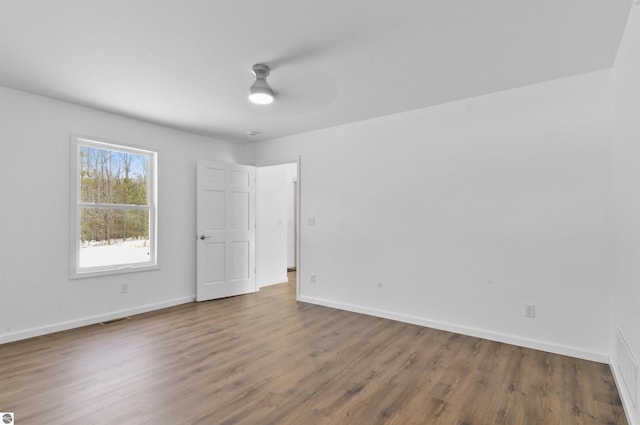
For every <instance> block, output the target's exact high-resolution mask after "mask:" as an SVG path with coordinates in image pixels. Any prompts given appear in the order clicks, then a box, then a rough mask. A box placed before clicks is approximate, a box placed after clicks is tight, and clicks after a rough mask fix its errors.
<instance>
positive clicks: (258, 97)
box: [249, 92, 273, 105]
mask: <svg viewBox="0 0 640 425" xmlns="http://www.w3.org/2000/svg"><path fill="white" fill-rule="evenodd" d="M249 100H250V101H251V102H252V103H255V104H257V105H268V104H270V103H271V102H273V95H272V94H270V93H264V92H255V93H251V94H250V95H249Z"/></svg>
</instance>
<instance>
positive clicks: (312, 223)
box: [307, 217, 316, 226]
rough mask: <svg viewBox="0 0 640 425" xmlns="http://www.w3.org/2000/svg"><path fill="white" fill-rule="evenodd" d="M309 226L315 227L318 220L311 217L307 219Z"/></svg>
mask: <svg viewBox="0 0 640 425" xmlns="http://www.w3.org/2000/svg"><path fill="white" fill-rule="evenodd" d="M307 224H308V225H309V226H315V225H316V218H315V217H309V218H307Z"/></svg>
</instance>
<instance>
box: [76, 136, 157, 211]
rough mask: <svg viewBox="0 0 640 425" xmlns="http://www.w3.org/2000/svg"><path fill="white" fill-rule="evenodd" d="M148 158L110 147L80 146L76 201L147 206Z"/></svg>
mask: <svg viewBox="0 0 640 425" xmlns="http://www.w3.org/2000/svg"><path fill="white" fill-rule="evenodd" d="M148 162H149V158H148V157H147V156H146V155H143V154H135V153H130V152H123V151H117V150H111V149H100V148H96V147H91V146H81V147H80V202H88V203H101V204H133V205H147V165H148Z"/></svg>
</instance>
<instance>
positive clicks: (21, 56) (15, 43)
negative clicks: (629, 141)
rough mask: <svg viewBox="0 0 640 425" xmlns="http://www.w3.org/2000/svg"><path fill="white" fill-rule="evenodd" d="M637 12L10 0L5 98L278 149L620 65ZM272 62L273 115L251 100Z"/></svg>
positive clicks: (458, 3) (435, 0) (0, 80)
mask: <svg viewBox="0 0 640 425" xmlns="http://www.w3.org/2000/svg"><path fill="white" fill-rule="evenodd" d="M630 4H631V0H528V1H524V0H271V1H267V0H208V1H207V0H0V85H4V86H8V87H13V88H17V89H22V90H25V91H29V92H34V93H38V94H43V95H46V96H51V97H54V98H59V99H63V100H67V101H71V102H75V103H79V104H83V105H89V106H92V107H95V108H99V109H103V110H107V111H112V112H116V113H120V114H124V115H128V116H132V117H135V118H139V119H143V120H147V121H151V122H156V123H160V124H163V125H167V126H171V127H175V128H179V129H184V130H188V131H191V132H194V133H199V134H203V135H208V136H212V137H216V138H221V139H224V140H229V141H234V142H246V141H255V140H265V139H270V138H274V137H278V136H282V135H288V134H295V133H300V132H305V131H309V130H314V129H319V128H324V127H330V126H335V125H339V124H344V123H348V122H354V121H359V120H363V119H368V118H373V117H376V116H381V115H387V114H392V113H396V112H401V111H407V110H411V109H416V108H422V107H426V106H430V105H435V104H440V103H444V102H449V101H452V100H456V99H463V98H467V97H471V96H476V95H480V94H485V93H490V92H495V91H499V90H505V89H509V88H514V87H519V86H523V85H528V84H533V83H537V82H541V81H546V80H551V79H556V78H561V77H566V76H570V75H575V74H580V73H585V72H590V71H595V70H599V69H605V68H608V67H611V66H612V64H613V61H614V57H615V54H616V52H617V49H618V44H619V41H620V38H621V35H622V31H623V29H624V25H625V22H626V18H627V15H628V12H629V8H630ZM259 62H260V63H265V64H267V65H269V66H270V67H271V68H272V72H271V76H270V77H269V78H268V81H269V83H270V84H271V86H272V87H273V89H274V91H275V92H276V96H277V97H276V101H275V102H274V103H273V104H272V105H270V106H256V105H252V104H250V103H249V102H248V100H247V94H248V89H249V86H250V85H251V83H252V82H253V78H252V75H251V72H250V71H251V66H252V65H253V64H254V63H259ZM249 130H254V131H257V132H259V134H258V135H257V136H253V137H251V136H247V134H246V133H247V131H249Z"/></svg>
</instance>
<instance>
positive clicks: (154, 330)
mask: <svg viewBox="0 0 640 425" xmlns="http://www.w3.org/2000/svg"><path fill="white" fill-rule="evenodd" d="M0 386H1V387H0V411H13V412H15V415H16V416H15V417H16V423H17V424H19V425H45V424H46V425H50V424H77V425H91V424H105V425H107V424H108V425H112V424H125V425H137V424H154V425H164V424H166V425H169V424H171V425H175V424H179V425H186V424H189V425H192V424H193V425H195V424H252V425H271V424H283V425H288V424H296V425H314V424H318V425H323V424H338V425H342V424H363V425H375V424H397V425H410V424H438V425H445V424H446V425H481V424H487V425H489V424H491V425H500V424H506V425H507V424H508V425H534V424H535V425H542V424H549V425H572V424H585V425H586V424H593V425H596V424H597V425H611V424H619V425H624V424H626V423H627V422H626V420H625V416H624V412H623V410H622V406H621V403H620V400H619V398H618V394H617V391H616V387H615V385H614V381H613V378H612V376H611V373H610V370H609V367H608V366H607V365H603V364H599V363H593V362H588V361H584V360H577V359H573V358H569V357H564V356H559V355H554V354H549V353H544V352H540V351H535V350H530V349H525V348H520V347H515V346H511V345H507V344H501V343H496V342H491V341H487V340H482V339H478V338H472V337H467V336H462V335H457V334H453V333H448V332H443V331H437V330H433V329H428V328H423V327H419V326H414V325H408V324H404V323H399V322H393V321H389V320H384V319H379V318H374V317H369V316H364V315H359V314H355V313H349V312H345V311H339V310H333V309H330V308H326V307H320V306H314V305H310V304H303V303H297V302H296V301H295V282H294V281H290V282H289V283H287V284H281V285H276V286H271V287H267V288H263V290H262V291H260V292H259V293H257V294H252V295H246V296H241V297H234V298H227V299H223V300H218V301H210V302H206V303H199V304H195V303H192V304H185V305H181V306H177V307H173V308H169V309H166V310H162V311H157V312H152V313H147V314H143V315H139V316H134V317H132V318H130V319H127V320H122V321H117V322H114V323H110V324H106V325H95V326H89V327H85V328H81V329H76V330H71V331H66V332H61V333H58V334H53V335H48V336H44V337H39V338H34V339H30V340H25V341H19V342H14V343H10V344H5V345H1V346H0Z"/></svg>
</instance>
